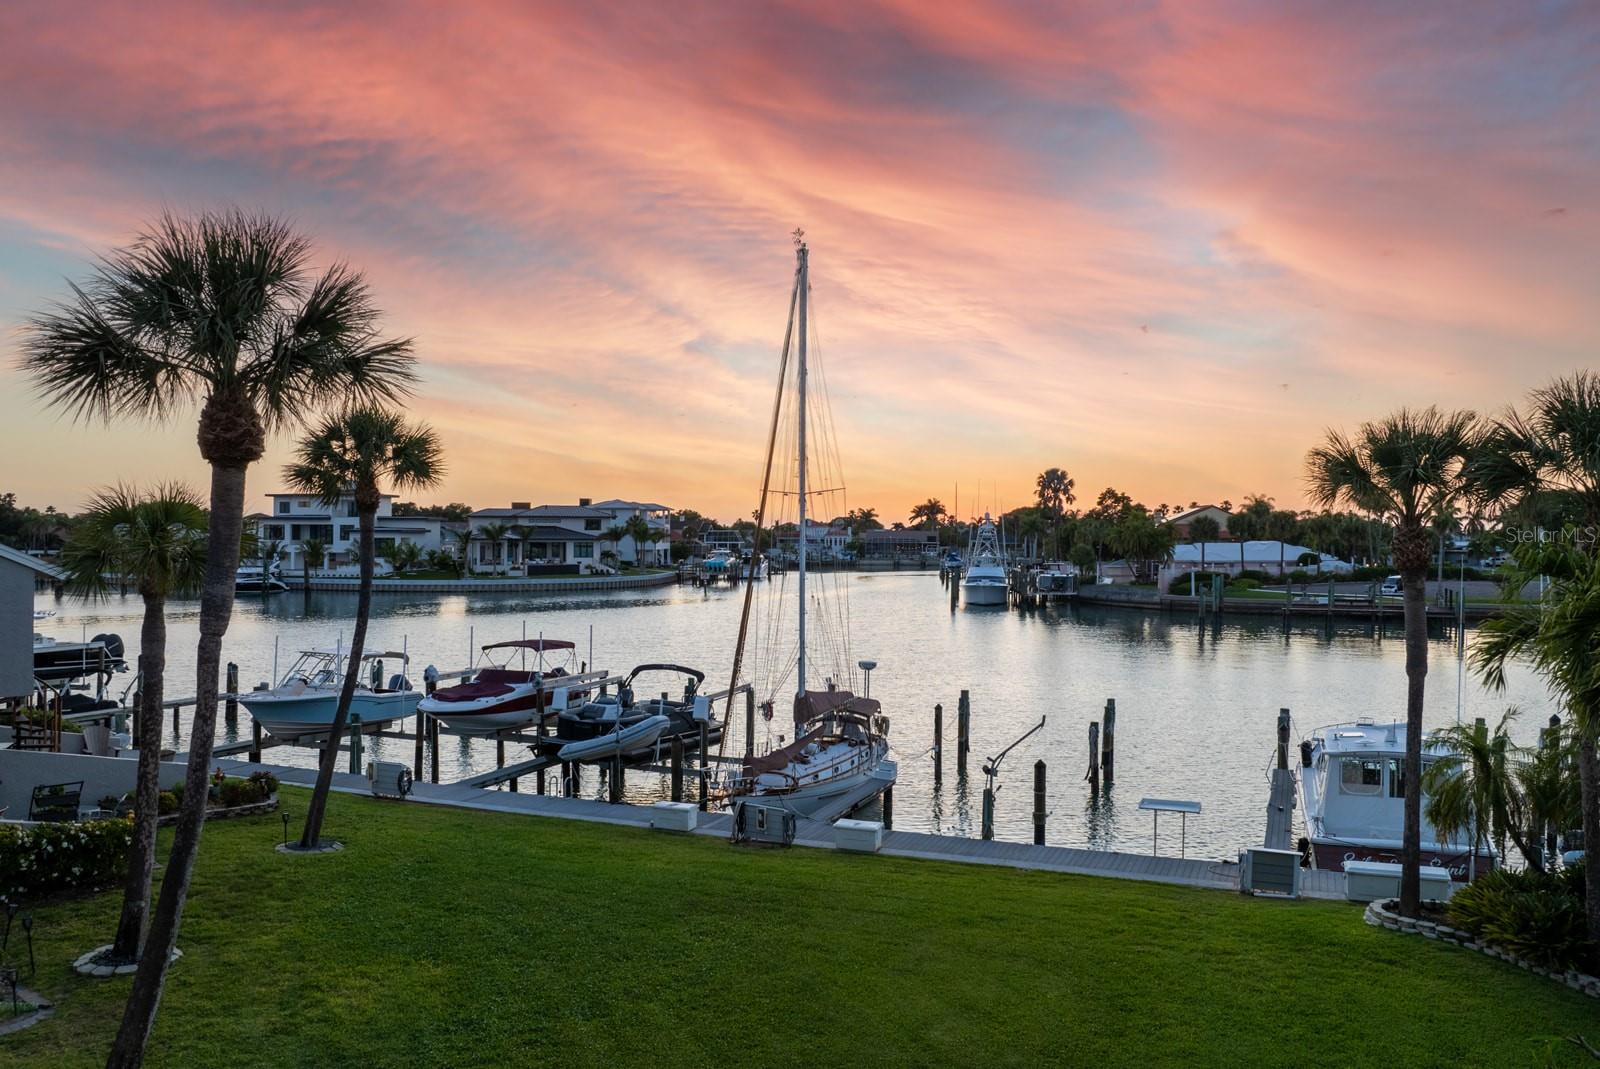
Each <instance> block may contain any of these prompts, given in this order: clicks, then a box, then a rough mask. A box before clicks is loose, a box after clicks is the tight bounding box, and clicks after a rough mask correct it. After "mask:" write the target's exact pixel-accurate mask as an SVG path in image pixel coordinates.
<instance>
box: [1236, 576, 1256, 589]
mask: <svg viewBox="0 0 1600 1069" xmlns="http://www.w3.org/2000/svg"><path fill="white" fill-rule="evenodd" d="M1260 585H1261V580H1259V579H1243V578H1241V579H1235V580H1234V581H1233V582H1231V583H1229V584H1228V586H1229V588H1231V589H1233V590H1254V589H1256V588H1257V587H1259V586H1260Z"/></svg>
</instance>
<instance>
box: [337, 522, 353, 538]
mask: <svg viewBox="0 0 1600 1069" xmlns="http://www.w3.org/2000/svg"><path fill="white" fill-rule="evenodd" d="M355 536H356V529H355V528H354V527H352V526H350V525H349V524H348V523H347V524H343V525H341V526H340V528H339V541H341V542H348V541H350V540H351V539H352V538H354V537H355Z"/></svg>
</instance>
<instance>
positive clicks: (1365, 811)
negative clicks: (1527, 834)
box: [1299, 717, 1495, 880]
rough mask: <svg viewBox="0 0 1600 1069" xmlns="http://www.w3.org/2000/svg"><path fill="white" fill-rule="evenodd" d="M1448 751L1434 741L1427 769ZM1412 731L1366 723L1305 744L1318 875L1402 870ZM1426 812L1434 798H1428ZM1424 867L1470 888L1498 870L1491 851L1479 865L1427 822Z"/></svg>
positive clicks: (1304, 786)
mask: <svg viewBox="0 0 1600 1069" xmlns="http://www.w3.org/2000/svg"><path fill="white" fill-rule="evenodd" d="M1448 752H1449V750H1448V749H1447V748H1446V747H1445V746H1444V745H1443V744H1442V743H1439V742H1437V741H1435V740H1432V739H1424V740H1423V744H1422V767H1423V768H1424V769H1426V768H1427V767H1428V766H1429V765H1430V764H1432V763H1433V762H1434V761H1436V760H1437V759H1438V758H1440V757H1442V756H1444V755H1445V754H1447V753H1448ZM1405 755H1406V725H1405V724H1403V723H1389V724H1379V723H1377V722H1376V721H1375V720H1373V719H1372V718H1371V717H1362V718H1360V719H1359V720H1356V721H1354V722H1352V723H1348V724H1335V725H1333V726H1331V727H1325V728H1318V729H1317V730H1316V731H1314V732H1312V733H1311V737H1310V738H1307V739H1305V740H1303V741H1302V742H1301V743H1300V770H1299V771H1300V793H1301V801H1302V805H1303V811H1304V813H1305V822H1306V837H1307V839H1309V840H1310V851H1311V857H1312V861H1313V863H1314V864H1315V865H1316V867H1317V868H1319V869H1331V870H1333V871H1335V872H1342V871H1343V870H1344V865H1345V862H1347V861H1385V862H1398V861H1399V860H1400V851H1401V847H1402V845H1403V841H1402V840H1403V836H1404V829H1405ZM1423 806H1424V808H1426V806H1427V795H1423ZM1422 864H1424V865H1437V866H1440V867H1441V868H1446V869H1449V870H1450V878H1451V879H1453V880H1466V879H1468V878H1470V877H1471V876H1473V875H1476V874H1478V873H1484V872H1488V871H1489V870H1490V869H1492V868H1494V865H1495V855H1494V852H1493V851H1492V850H1480V851H1479V852H1478V855H1477V857H1476V858H1475V859H1474V858H1473V857H1472V850H1471V847H1470V846H1469V844H1468V843H1467V841H1466V840H1465V839H1459V840H1449V841H1441V840H1440V838H1439V835H1438V833H1437V832H1436V831H1435V830H1434V829H1433V827H1432V826H1431V825H1429V824H1428V822H1427V819H1426V817H1424V819H1423V821H1422Z"/></svg>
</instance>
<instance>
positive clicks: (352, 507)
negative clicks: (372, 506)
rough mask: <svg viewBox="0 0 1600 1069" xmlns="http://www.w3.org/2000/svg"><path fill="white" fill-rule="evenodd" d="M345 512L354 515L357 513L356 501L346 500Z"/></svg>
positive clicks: (347, 514)
mask: <svg viewBox="0 0 1600 1069" xmlns="http://www.w3.org/2000/svg"><path fill="white" fill-rule="evenodd" d="M344 514H345V515H346V516H354V515H355V514H356V503H355V502H354V501H346V502H345V503H344Z"/></svg>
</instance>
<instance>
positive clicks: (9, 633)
mask: <svg viewBox="0 0 1600 1069" xmlns="http://www.w3.org/2000/svg"><path fill="white" fill-rule="evenodd" d="M65 578H66V576H65V575H63V574H62V573H61V571H60V570H59V569H56V568H53V567H51V566H50V565H48V564H46V563H45V562H44V561H42V560H39V559H38V558H37V557H34V556H31V555H29V554H27V553H24V552H22V551H21V550H20V549H12V548H11V547H10V546H5V545H0V699H7V698H22V697H26V696H27V695H29V694H32V693H33V687H34V683H33V592H34V589H35V588H36V587H37V586H38V585H39V583H40V582H42V581H43V582H50V583H60V582H62V581H63V580H64V579H65Z"/></svg>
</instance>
